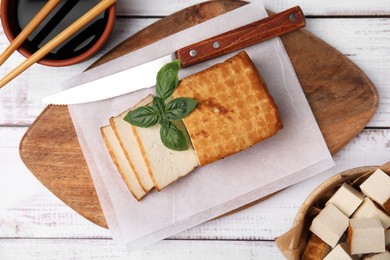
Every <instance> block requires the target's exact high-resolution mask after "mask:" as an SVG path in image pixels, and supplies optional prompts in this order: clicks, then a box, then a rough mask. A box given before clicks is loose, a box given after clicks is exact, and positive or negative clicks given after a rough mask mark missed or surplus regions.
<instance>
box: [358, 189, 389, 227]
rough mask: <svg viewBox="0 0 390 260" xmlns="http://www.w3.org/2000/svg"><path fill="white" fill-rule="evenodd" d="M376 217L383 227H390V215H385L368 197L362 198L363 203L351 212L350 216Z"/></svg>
mask: <svg viewBox="0 0 390 260" xmlns="http://www.w3.org/2000/svg"><path fill="white" fill-rule="evenodd" d="M374 217H376V218H378V219H379V220H380V222H381V223H382V226H383V228H384V229H387V228H388V227H390V217H389V216H388V215H386V213H384V212H383V211H382V210H381V209H380V208H378V207H377V206H376V205H375V203H374V202H373V201H372V200H371V199H370V198H367V197H366V198H364V201H363V203H362V204H361V205H360V207H359V208H358V209H357V210H356V211H355V213H353V215H352V218H374Z"/></svg>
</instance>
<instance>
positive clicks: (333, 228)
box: [310, 203, 349, 248]
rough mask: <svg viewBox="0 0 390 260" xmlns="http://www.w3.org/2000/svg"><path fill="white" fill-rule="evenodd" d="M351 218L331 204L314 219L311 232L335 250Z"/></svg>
mask: <svg viewBox="0 0 390 260" xmlns="http://www.w3.org/2000/svg"><path fill="white" fill-rule="evenodd" d="M348 223H349V218H348V217H347V216H345V215H344V213H342V212H341V211H340V210H339V209H338V208H336V206H334V205H333V204H331V203H329V204H328V205H326V206H325V208H324V209H322V210H321V212H320V213H319V214H318V215H317V216H316V217H315V218H314V219H313V222H312V223H311V226H310V231H311V232H313V233H314V234H316V235H317V236H318V237H319V238H321V239H322V240H323V241H324V242H326V243H327V244H328V245H330V246H331V247H332V248H334V247H335V246H336V245H337V242H338V241H339V240H340V238H341V236H342V235H343V233H344V231H345V230H346V229H347V228H348Z"/></svg>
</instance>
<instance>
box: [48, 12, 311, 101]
mask: <svg viewBox="0 0 390 260" xmlns="http://www.w3.org/2000/svg"><path fill="white" fill-rule="evenodd" d="M304 26H305V17H304V14H303V12H302V10H301V8H300V7H299V6H295V7H293V8H290V9H287V10H285V11H283V12H280V13H277V14H274V15H272V16H269V17H266V18H264V19H261V20H259V21H256V22H253V23H250V24H247V25H245V26H242V27H239V28H237V29H233V30H231V31H228V32H225V33H222V34H220V35H217V36H214V37H211V38H209V39H206V40H203V41H200V42H197V43H194V44H191V45H188V46H186V47H184V48H181V49H179V50H177V51H175V52H174V53H172V54H169V55H166V56H163V57H160V58H158V59H155V60H152V61H150V62H147V63H144V64H141V65H139V66H135V67H132V68H129V69H126V70H123V71H120V72H117V73H114V74H111V75H108V76H105V77H102V78H99V79H96V80H93V81H90V82H86V83H83V84H81V85H78V86H76V87H73V88H70V89H66V90H64V91H61V92H58V93H55V94H52V95H49V96H47V97H44V98H43V99H42V101H43V103H46V104H55V105H71V104H81V103H88V102H94V101H100V100H104V99H109V98H112V97H116V96H120V95H123V94H127V93H130V92H133V91H136V90H139V89H142V88H148V87H152V86H154V85H155V83H156V82H155V77H151V76H150V75H156V74H157V72H158V71H159V70H160V68H161V67H162V66H163V65H165V64H166V63H169V62H171V61H173V60H175V59H179V60H180V64H181V67H182V68H185V67H188V66H191V65H194V64H197V63H200V62H203V61H206V60H210V59H213V58H216V57H219V56H222V55H225V54H227V53H230V52H233V51H236V50H240V49H243V48H245V47H248V46H251V45H254V44H257V43H260V42H262V41H265V40H268V39H271V38H274V37H277V36H280V35H283V34H286V33H289V32H292V31H295V30H297V29H299V28H302V27H304ZM128 82H131V84H128ZM113 86H115V87H113ZM87 93H88V94H87Z"/></svg>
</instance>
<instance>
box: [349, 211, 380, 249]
mask: <svg viewBox="0 0 390 260" xmlns="http://www.w3.org/2000/svg"><path fill="white" fill-rule="evenodd" d="M348 241H349V243H350V250H351V254H353V255H355V254H370V253H382V252H385V251H386V249H385V230H384V228H383V226H382V224H381V222H380V221H379V219H377V218H362V219H351V220H350V221H349V228H348Z"/></svg>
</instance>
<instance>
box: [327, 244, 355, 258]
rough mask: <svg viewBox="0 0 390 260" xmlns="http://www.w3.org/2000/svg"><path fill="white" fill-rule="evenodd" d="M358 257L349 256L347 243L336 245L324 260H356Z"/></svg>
mask: <svg viewBox="0 0 390 260" xmlns="http://www.w3.org/2000/svg"><path fill="white" fill-rule="evenodd" d="M357 259H359V257H358V256H351V255H350V253H349V248H348V245H347V243H340V244H338V245H337V246H336V247H335V248H334V249H333V250H332V251H331V252H330V253H329V254H328V255H327V256H326V257H325V258H324V260H357Z"/></svg>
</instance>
